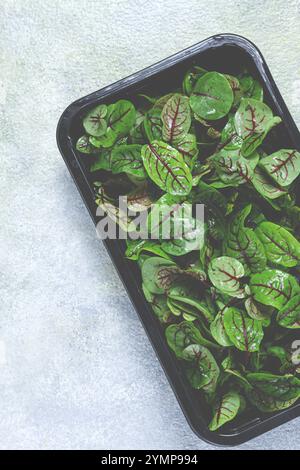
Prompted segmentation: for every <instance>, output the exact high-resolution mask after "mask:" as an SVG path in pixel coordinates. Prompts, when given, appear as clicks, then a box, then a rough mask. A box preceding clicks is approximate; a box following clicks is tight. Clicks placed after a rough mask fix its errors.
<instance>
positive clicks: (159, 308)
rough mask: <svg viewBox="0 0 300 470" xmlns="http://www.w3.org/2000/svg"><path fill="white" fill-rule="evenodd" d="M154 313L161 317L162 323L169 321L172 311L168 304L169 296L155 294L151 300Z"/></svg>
mask: <svg viewBox="0 0 300 470" xmlns="http://www.w3.org/2000/svg"><path fill="white" fill-rule="evenodd" d="M150 304H151V307H152V310H153V312H154V314H155V315H156V316H157V318H158V319H159V321H160V323H162V324H165V323H168V322H169V320H170V316H171V311H170V309H169V307H168V305H167V298H166V296H164V295H155V296H154V298H153V299H152V302H150Z"/></svg>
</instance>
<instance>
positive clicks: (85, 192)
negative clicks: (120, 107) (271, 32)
mask: <svg viewBox="0 0 300 470" xmlns="http://www.w3.org/2000/svg"><path fill="white" fill-rule="evenodd" d="M193 64H199V65H201V66H203V67H206V68H208V69H211V70H218V71H220V72H225V73H232V74H236V73H238V72H239V71H240V70H241V69H242V68H244V67H246V68H247V69H248V70H249V71H250V72H251V73H252V74H253V75H254V76H255V77H256V78H257V79H258V80H259V81H260V82H261V83H262V84H263V86H264V92H265V97H266V101H267V103H268V104H269V105H270V106H271V108H272V109H273V111H274V113H275V114H276V115H279V116H280V117H281V118H282V120H283V123H282V124H281V125H280V126H278V128H276V129H277V130H276V134H274V138H273V143H272V146H273V149H274V150H276V148H280V147H291V148H297V149H299V147H300V134H299V131H298V129H297V127H296V125H295V123H294V121H293V119H292V117H291V115H290V113H289V111H288V109H287V107H286V105H285V103H284V101H283V99H282V97H281V95H280V93H279V91H278V89H277V86H276V85H275V83H274V80H273V78H272V76H271V74H270V71H269V69H268V67H267V65H266V63H265V61H264V59H263V57H262V55H261V53H260V51H259V50H258V49H257V48H256V47H255V46H254V45H253V44H252V43H251V42H250V41H248V40H247V39H245V38H243V37H241V36H236V35H232V34H221V35H218V36H213V37H211V38H209V39H206V40H204V41H202V42H200V43H198V44H196V45H195V46H192V47H189V48H188V49H185V50H184V51H182V52H179V53H177V54H175V55H173V56H171V57H169V58H167V59H165V60H163V61H161V62H159V63H157V64H155V65H152V66H150V67H147V68H146V69H144V70H142V71H140V72H137V73H135V74H133V75H131V76H129V77H127V78H124V79H123V80H120V81H118V82H116V83H114V84H112V85H109V86H107V87H105V88H103V89H102V90H99V91H97V92H95V93H92V94H90V95H88V96H86V97H84V98H81V99H79V100H77V101H75V102H74V103H73V104H71V105H70V106H69V107H68V108H67V109H66V110H65V111H64V113H63V114H62V116H61V118H60V120H59V123H58V127H57V143H58V147H59V150H60V152H61V154H62V156H63V158H64V160H65V163H66V165H67V167H68V169H69V171H70V173H71V175H72V177H73V178H74V181H75V183H76V185H77V188H78V190H79V191H80V193H81V196H82V198H83V200H84V202H85V204H86V206H87V208H88V210H89V212H90V215H91V217H92V219H93V221H94V223H95V224H96V222H97V218H96V204H95V201H94V193H93V187H92V181H91V179H90V175H89V173H88V171H87V167H86V164H85V161H86V159H85V158H82V157H81V156H80V155H79V154H77V152H76V151H75V150H74V149H75V142H76V140H77V138H78V137H79V136H80V135H81V134H82V133H83V129H82V126H81V120H82V117H83V116H84V115H85V114H86V112H87V110H88V109H89V108H91V107H93V106H95V105H96V104H99V103H102V102H104V103H109V102H113V101H115V100H117V99H120V98H121V97H122V98H126V97H127V98H129V99H132V100H133V101H134V102H136V96H137V94H138V93H140V92H141V91H143V93H150V94H151V93H155V92H156V93H167V92H169V91H170V90H171V89H174V88H175V87H176V86H177V85H179V83H180V82H181V79H182V76H183V73H184V72H185V71H186V70H187V69H188V68H189V67H191V65H193ZM104 244H105V246H106V249H107V250H108V252H109V254H110V256H111V258H112V261H113V263H114V265H115V267H116V268H117V270H118V272H119V275H120V277H121V279H122V281H123V283H124V285H125V287H126V289H127V292H128V294H129V296H130V298H131V301H132V303H133V305H134V306H135V308H136V311H137V313H138V315H139V317H140V320H141V322H142V324H143V326H144V328H145V330H146V332H147V334H148V337H149V339H150V341H151V343H152V345H153V348H154V349H155V351H156V354H157V356H158V358H159V360H160V362H161V365H162V367H163V368H164V371H165V373H166V375H167V377H168V379H169V381H170V384H171V386H172V388H173V390H174V393H175V395H176V397H177V399H178V401H179V403H180V406H181V408H182V410H183V412H184V414H185V416H186V418H187V420H188V422H189V424H190V426H191V427H192V429H193V430H194V432H195V433H196V434H197V435H198V436H199V437H200V438H201V439H204V440H205V441H207V442H209V443H211V444H218V445H226V446H234V445H238V444H241V443H243V442H245V441H248V440H249V439H252V438H253V437H255V436H258V435H260V434H262V433H264V432H266V431H269V430H270V429H273V428H275V427H276V426H279V425H280V424H283V423H285V422H287V421H290V420H292V419H293V418H296V417H298V416H299V415H300V404H299V403H298V404H296V405H294V406H293V407H291V408H290V409H288V410H284V411H281V412H278V413H275V414H273V415H263V414H261V413H259V412H258V411H257V410H253V411H252V410H250V411H249V412H248V413H247V414H246V415H244V416H243V418H242V419H240V421H237V422H235V423H234V422H233V423H228V424H227V425H226V426H225V427H223V428H222V429H221V430H219V431H218V432H210V431H209V429H208V427H207V423H208V410H207V406H206V405H205V403H204V402H202V401H201V398H199V392H195V391H194V390H192V389H191V387H190V386H189V384H188V383H187V381H186V379H185V377H184V376H183V375H182V373H181V369H180V367H179V365H178V362H177V360H176V358H175V356H174V355H173V354H172V352H171V351H170V350H169V348H168V346H167V344H166V341H165V338H164V333H163V330H162V328H161V326H160V324H159V323H158V321H157V319H156V318H155V316H154V315H153V313H152V311H151V310H150V307H149V306H148V304H147V302H146V301H145V298H144V295H143V293H142V291H141V283H140V274H139V271H138V269H137V267H136V263H133V262H131V261H129V260H126V259H125V258H124V245H123V244H122V243H121V242H120V241H118V240H105V241H104Z"/></svg>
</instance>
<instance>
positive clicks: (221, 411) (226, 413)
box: [208, 390, 241, 431]
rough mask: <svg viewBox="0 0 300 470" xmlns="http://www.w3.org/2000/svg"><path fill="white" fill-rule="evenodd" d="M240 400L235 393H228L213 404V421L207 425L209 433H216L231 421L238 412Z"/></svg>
mask: <svg viewBox="0 0 300 470" xmlns="http://www.w3.org/2000/svg"><path fill="white" fill-rule="evenodd" d="M240 406H241V398H240V395H239V394H238V393H237V392H234V391H232V390H231V391H229V392H228V393H226V394H225V395H223V396H222V398H220V399H218V400H216V401H215V402H214V404H213V419H212V421H211V422H210V424H209V426H208V427H209V429H210V431H216V430H217V429H219V428H220V427H221V426H223V425H224V424H226V423H228V422H229V421H232V420H233V419H234V418H235V417H236V415H237V414H238V412H239V409H240Z"/></svg>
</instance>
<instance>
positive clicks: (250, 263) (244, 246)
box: [224, 204, 267, 274]
mask: <svg viewBox="0 0 300 470" xmlns="http://www.w3.org/2000/svg"><path fill="white" fill-rule="evenodd" d="M251 207H252V206H251V204H248V205H247V206H246V207H245V208H244V209H242V210H241V211H240V212H238V213H235V214H233V216H232V220H231V222H230V224H229V226H228V229H227V233H226V239H225V243H224V251H225V253H226V254H227V255H228V256H231V257H232V258H235V259H237V260H239V261H240V262H241V263H242V264H243V266H244V268H245V274H249V273H250V272H253V273H255V272H260V271H263V270H264V269H265V267H266V261H267V260H266V254H265V249H264V246H263V245H262V243H261V241H260V240H259V238H258V237H257V235H256V233H255V232H254V230H253V229H250V228H247V227H245V226H244V223H245V219H246V217H247V216H248V215H249V214H250V212H251Z"/></svg>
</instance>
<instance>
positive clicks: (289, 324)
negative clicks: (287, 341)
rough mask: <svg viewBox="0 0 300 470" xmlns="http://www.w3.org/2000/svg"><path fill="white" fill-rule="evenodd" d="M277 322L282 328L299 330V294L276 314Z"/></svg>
mask: <svg viewBox="0 0 300 470" xmlns="http://www.w3.org/2000/svg"><path fill="white" fill-rule="evenodd" d="M277 322H278V323H279V325H280V326H282V327H284V328H290V329H297V328H300V294H296V295H294V296H293V297H292V298H291V299H290V300H289V301H288V302H287V303H286V304H285V305H284V307H282V308H281V309H280V310H279V312H278V314H277Z"/></svg>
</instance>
